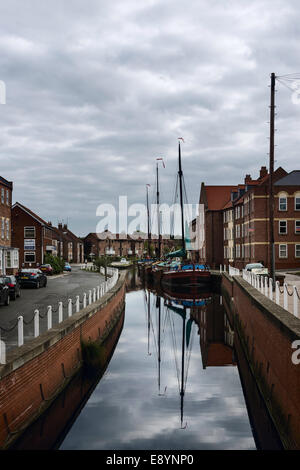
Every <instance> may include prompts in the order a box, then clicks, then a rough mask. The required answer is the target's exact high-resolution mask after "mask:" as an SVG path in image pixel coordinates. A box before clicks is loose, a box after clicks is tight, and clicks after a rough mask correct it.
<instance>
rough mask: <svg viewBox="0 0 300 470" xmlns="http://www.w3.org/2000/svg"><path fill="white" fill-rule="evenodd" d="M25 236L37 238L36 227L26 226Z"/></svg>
mask: <svg viewBox="0 0 300 470" xmlns="http://www.w3.org/2000/svg"><path fill="white" fill-rule="evenodd" d="M24 238H35V227H24Z"/></svg>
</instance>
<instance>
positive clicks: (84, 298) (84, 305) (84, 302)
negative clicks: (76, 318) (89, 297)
mask: <svg viewBox="0 0 300 470" xmlns="http://www.w3.org/2000/svg"><path fill="white" fill-rule="evenodd" d="M85 307H86V293H84V294H83V308H85Z"/></svg>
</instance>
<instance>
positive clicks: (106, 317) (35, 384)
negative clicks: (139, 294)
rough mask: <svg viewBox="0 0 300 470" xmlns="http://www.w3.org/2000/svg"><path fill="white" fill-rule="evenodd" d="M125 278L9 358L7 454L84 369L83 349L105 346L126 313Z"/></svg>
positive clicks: (1, 418)
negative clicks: (91, 344)
mask: <svg viewBox="0 0 300 470" xmlns="http://www.w3.org/2000/svg"><path fill="white" fill-rule="evenodd" d="M125 279H126V272H121V273H120V276H119V280H118V282H117V284H116V285H115V286H114V287H113V288H112V289H111V290H110V291H109V292H108V293H106V294H105V295H104V296H103V297H101V299H100V300H98V301H97V302H95V303H93V304H91V305H89V306H87V307H86V308H85V309H83V310H81V311H80V312H78V313H75V314H74V315H73V316H72V317H70V318H68V319H67V320H65V321H64V322H63V323H61V324H59V325H56V326H55V327H54V328H52V329H51V330H49V331H48V332H46V333H44V334H42V335H40V336H39V337H38V338H35V339H33V340H31V341H30V342H28V344H25V345H23V346H21V347H20V348H15V349H14V350H12V351H11V352H9V353H8V357H7V363H6V364H5V365H1V366H0V448H1V449H5V448H8V447H9V446H10V445H11V443H12V442H13V441H14V440H15V439H17V438H18V437H19V435H20V434H21V433H22V432H23V430H25V429H26V427H28V426H29V425H30V424H31V423H32V422H33V421H34V420H35V419H37V418H38V416H40V415H41V414H42V413H43V412H44V411H45V410H46V409H47V408H48V407H49V406H50V405H51V403H53V401H54V399H55V398H56V397H57V396H58V395H59V393H60V392H61V391H62V390H63V389H64V388H65V387H66V385H67V384H68V383H69V382H70V380H71V379H72V377H74V375H75V374H76V373H77V372H78V370H79V369H80V367H81V366H82V351H81V343H82V341H84V342H89V341H91V342H95V341H98V342H101V341H104V339H105V338H106V337H107V335H108V334H109V332H110V331H111V330H112V329H113V328H114V325H115V323H116V321H118V318H119V317H120V315H121V314H122V313H123V312H124V308H125Z"/></svg>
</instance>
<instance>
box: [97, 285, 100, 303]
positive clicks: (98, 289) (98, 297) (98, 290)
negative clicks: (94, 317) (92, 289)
mask: <svg viewBox="0 0 300 470" xmlns="http://www.w3.org/2000/svg"><path fill="white" fill-rule="evenodd" d="M99 299H100V286H97V300H99Z"/></svg>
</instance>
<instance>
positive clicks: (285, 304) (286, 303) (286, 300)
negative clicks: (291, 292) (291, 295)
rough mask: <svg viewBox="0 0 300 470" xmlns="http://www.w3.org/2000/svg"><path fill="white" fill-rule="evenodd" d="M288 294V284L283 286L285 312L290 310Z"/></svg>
mask: <svg viewBox="0 0 300 470" xmlns="http://www.w3.org/2000/svg"><path fill="white" fill-rule="evenodd" d="M287 296H288V294H287V285H286V283H284V284H283V308H284V309H285V310H287V309H288V298H287Z"/></svg>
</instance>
